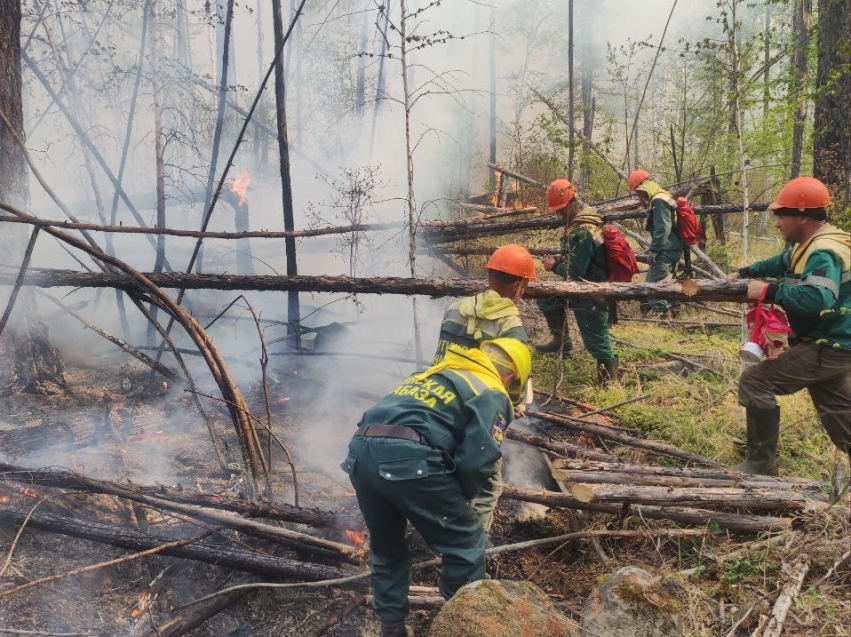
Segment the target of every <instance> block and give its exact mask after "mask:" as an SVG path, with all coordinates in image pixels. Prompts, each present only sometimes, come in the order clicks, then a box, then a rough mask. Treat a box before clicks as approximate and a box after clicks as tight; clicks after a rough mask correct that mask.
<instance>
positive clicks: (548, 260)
mask: <svg viewBox="0 0 851 637" xmlns="http://www.w3.org/2000/svg"><path fill="white" fill-rule="evenodd" d="M541 265H543V266H544V270H546V271H547V272H552V271H553V268H554V267H556V260H555V259H554V258H553V257H544V258H543V259H541Z"/></svg>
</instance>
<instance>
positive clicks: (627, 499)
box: [568, 482, 827, 511]
mask: <svg viewBox="0 0 851 637" xmlns="http://www.w3.org/2000/svg"><path fill="white" fill-rule="evenodd" d="M568 487H569V488H570V493H571V494H572V495H573V497H575V498H576V499H577V500H582V501H583V502H594V503H602V504H608V503H627V504H647V505H651V506H660V507H666V506H687V507H704V508H728V507H729V508H736V509H747V510H748V511H800V510H802V509H805V508H807V507H814V508H824V507H826V506H827V503H826V502H819V501H816V500H814V499H813V498H810V497H808V496H807V495H805V494H803V493H800V492H798V491H796V490H792V489H768V488H758V489H749V488H741V487H667V486H665V487H658V486H632V485H624V484H590V483H578V482H572V483H570V484H569V485H568Z"/></svg>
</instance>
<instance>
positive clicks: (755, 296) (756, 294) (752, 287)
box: [748, 281, 768, 301]
mask: <svg viewBox="0 0 851 637" xmlns="http://www.w3.org/2000/svg"><path fill="white" fill-rule="evenodd" d="M767 287H768V283H763V282H762V281H751V282H750V283H748V299H749V300H751V301H759V300H760V299H761V298H762V295H763V293H764V292H765V288H767Z"/></svg>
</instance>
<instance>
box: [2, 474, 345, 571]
mask: <svg viewBox="0 0 851 637" xmlns="http://www.w3.org/2000/svg"><path fill="white" fill-rule="evenodd" d="M12 475H15V474H12ZM77 480H78V482H79V484H80V488H81V489H86V488H87V487H88V486H91V487H95V488H97V490H98V492H99V493H105V494H108V495H114V496H117V497H121V498H126V499H128V500H132V501H134V502H139V503H141V504H145V505H147V506H149V507H151V508H154V509H157V510H160V511H174V512H177V513H182V514H184V515H188V516H190V517H194V518H198V519H201V520H206V521H208V522H213V523H215V524H219V525H221V526H224V527H227V528H230V529H234V530H235V531H240V532H241V533H245V534H247V535H252V536H255V537H260V538H264V539H269V540H274V541H277V542H281V543H282V544H286V545H288V546H291V547H293V548H295V549H297V550H300V551H306V552H308V553H315V554H318V555H322V556H324V557H326V558H331V559H335V560H342V561H344V562H349V563H351V564H357V563H358V562H359V560H358V559H357V557H356V551H355V549H354V548H352V547H351V546H346V545H345V544H340V543H339V542H331V541H329V540H323V539H320V538H316V537H313V536H311V535H306V534H305V533H298V532H296V531H290V530H289V529H284V528H281V527H278V526H272V525H270V524H263V523H262V522H257V521H255V520H246V519H244V518H240V517H238V516H235V515H226V514H223V513H219V512H217V511H212V510H210V509H205V508H203V507H199V506H195V505H191V504H181V503H178V502H171V501H169V500H164V499H162V498H157V497H152V496H148V495H142V494H139V493H135V492H133V491H131V490H129V489H126V488H124V487H123V486H121V485H118V484H115V483H108V482H98V481H96V480H91V479H89V478H85V477H84V476H77ZM25 481H26V478H25Z"/></svg>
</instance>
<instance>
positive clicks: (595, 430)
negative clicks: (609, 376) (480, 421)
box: [526, 410, 721, 467]
mask: <svg viewBox="0 0 851 637" xmlns="http://www.w3.org/2000/svg"><path fill="white" fill-rule="evenodd" d="M526 415H527V416H531V417H533V418H540V419H541V420H549V421H550V422H556V423H559V424H561V425H564V426H566V427H570V428H571V429H575V430H576V431H581V432H583V433H586V434H590V435H592V436H600V437H601V438H608V439H609V440H614V441H615V442H619V443H621V444H623V445H628V446H630V447H637V448H639V449H646V450H648V451H652V452H654V453H660V454H663V455H666V456H671V457H673V458H679V459H680V460H685V461H687V462H696V463H697V464H701V465H705V466H709V467H720V466H721V465H720V463H718V462H715V461H714V460H710V459H709V458H705V457H704V456H701V455H699V454H696V453H690V452H688V451H683V450H682V449H679V448H677V447H674V446H673V445H669V444H667V443H664V442H657V441H655V440H643V439H641V438H636V437H635V436H630V435H629V434H625V433H621V432H619V431H614V430H612V429H611V428H609V427H606V426H605V425H595V424H593V423H589V422H586V421H584V420H580V419H578V418H573V417H571V416H565V415H563V414H555V413H552V412H549V411H534V410H529V411H527V412H526Z"/></svg>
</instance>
